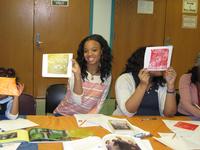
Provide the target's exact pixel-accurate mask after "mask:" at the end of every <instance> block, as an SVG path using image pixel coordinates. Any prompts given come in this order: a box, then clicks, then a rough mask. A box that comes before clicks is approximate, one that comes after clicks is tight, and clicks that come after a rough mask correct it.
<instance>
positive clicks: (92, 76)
mask: <svg viewBox="0 0 200 150" xmlns="http://www.w3.org/2000/svg"><path fill="white" fill-rule="evenodd" d="M98 72H99V70H97V71H96V72H95V73H91V72H89V73H90V74H91V80H94V76H95V75H96V74H97V73H98Z"/></svg>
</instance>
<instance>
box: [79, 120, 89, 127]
mask: <svg viewBox="0 0 200 150" xmlns="http://www.w3.org/2000/svg"><path fill="white" fill-rule="evenodd" d="M86 121H87V120H83V122H81V123H80V125H79V126H82V125H83V124H84V123H85V122H86Z"/></svg>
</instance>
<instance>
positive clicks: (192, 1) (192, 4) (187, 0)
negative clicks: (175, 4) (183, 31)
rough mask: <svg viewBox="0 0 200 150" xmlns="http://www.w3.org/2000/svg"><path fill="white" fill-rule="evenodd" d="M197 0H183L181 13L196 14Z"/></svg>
mask: <svg viewBox="0 0 200 150" xmlns="http://www.w3.org/2000/svg"><path fill="white" fill-rule="evenodd" d="M197 10H198V0H183V13H197Z"/></svg>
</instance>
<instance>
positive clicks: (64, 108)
mask: <svg viewBox="0 0 200 150" xmlns="http://www.w3.org/2000/svg"><path fill="white" fill-rule="evenodd" d="M92 79H93V80H92ZM110 84H111V76H109V77H108V78H107V80H105V81H104V82H103V83H102V82H101V79H100V76H92V75H91V74H90V73H89V72H88V77H87V79H85V81H83V82H82V86H83V93H82V94H81V95H77V94H76V93H74V92H73V89H74V75H72V77H71V78H70V79H69V80H68V86H67V94H66V96H65V98H64V99H63V100H62V101H61V103H60V104H59V105H58V107H57V108H56V109H55V110H54V114H55V113H59V114H61V115H73V114H86V113H98V112H99V111H100V109H101V108H102V106H103V103H104V101H105V99H106V97H107V95H108V91H109V88H110Z"/></svg>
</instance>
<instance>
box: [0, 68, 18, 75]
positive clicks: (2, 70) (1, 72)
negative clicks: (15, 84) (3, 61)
mask: <svg viewBox="0 0 200 150" xmlns="http://www.w3.org/2000/svg"><path fill="white" fill-rule="evenodd" d="M15 75H16V74H15V70H14V69H12V68H8V69H6V68H0V77H15Z"/></svg>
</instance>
